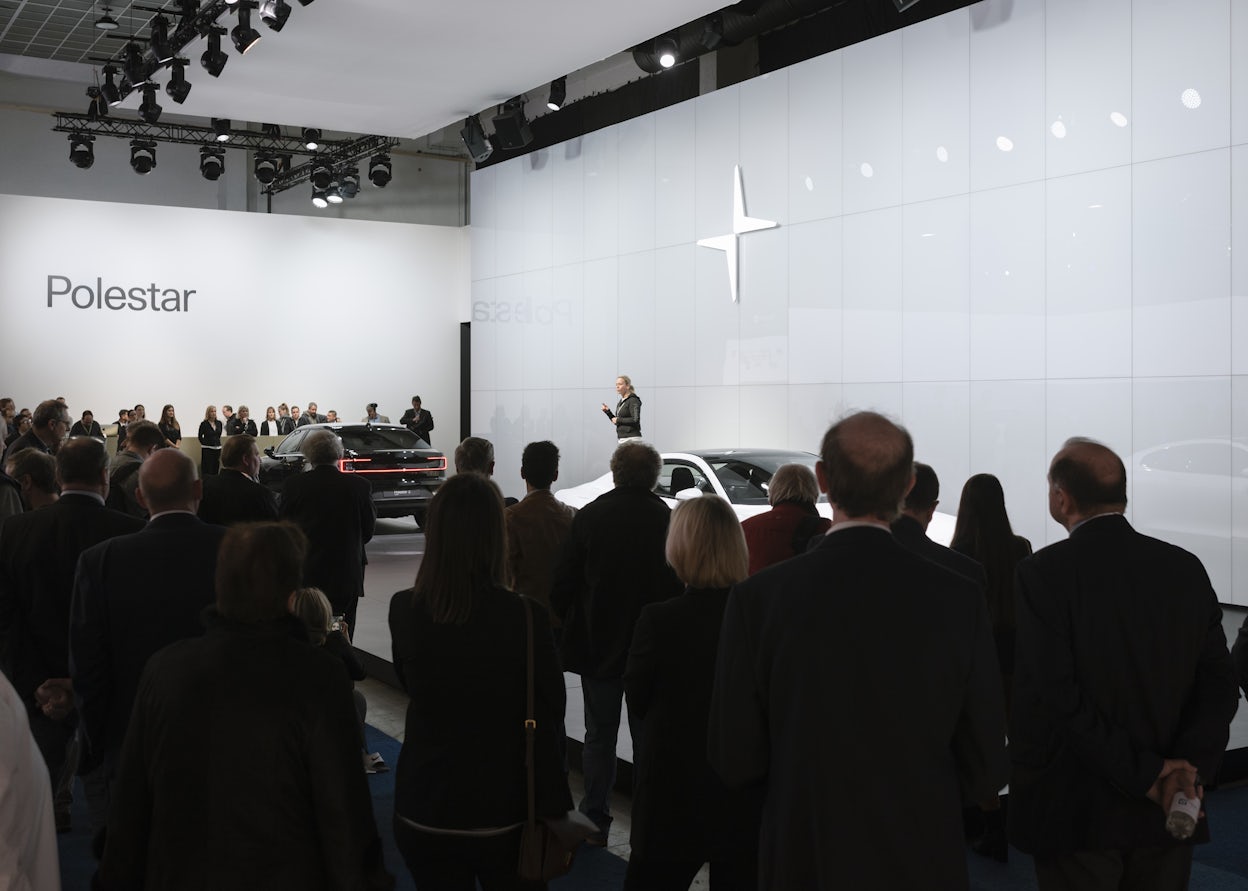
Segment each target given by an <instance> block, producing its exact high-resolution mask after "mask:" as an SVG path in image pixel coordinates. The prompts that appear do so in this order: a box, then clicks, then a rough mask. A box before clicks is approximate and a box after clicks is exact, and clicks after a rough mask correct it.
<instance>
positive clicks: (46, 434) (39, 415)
mask: <svg viewBox="0 0 1248 891" xmlns="http://www.w3.org/2000/svg"><path fill="white" fill-rule="evenodd" d="M30 423H31V426H30V429H29V430H28V431H26V432H25V433H23V434H22V435H21V436H19V437H18V438H17V439H15V440H13V441H12V442H11V443H9V447H8V448H7V449H5V451H4V457H5V458H6V459H7V458H8V457H9V456H10V455H13V454H16V453H17V452H20V451H21V450H22V449H37V450H38V451H40V452H46V453H48V454H49V455H55V454H56V450H57V449H59V448H60V447H61V443H62V442H64V441H65V436H66V434H67V433H69V425H70V424H72V423H73V421H72V420H70V417H69V409H67V408H66V407H65V406H64V404H63V403H60V402H57V401H56V400H55V399H45V400H44V401H43V402H40V403H39V404H38V405H37V406H35V412H34V414H33V415H31V418H30Z"/></svg>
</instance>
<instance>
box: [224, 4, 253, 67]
mask: <svg viewBox="0 0 1248 891" xmlns="http://www.w3.org/2000/svg"><path fill="white" fill-rule="evenodd" d="M230 39H231V40H233V41H234V48H235V49H236V50H238V52H239V54H240V55H243V54H246V53H247V51H248V50H250V49H251V48H252V47H254V46H255V45H256V44H257V43H259V42H260V32H259V31H257V30H256V29H255V28H253V27H251V6H250V5H248V4H246V3H242V4H240V5H239V7H238V24H237V25H235V26H234V29H233V30H232V31H230Z"/></svg>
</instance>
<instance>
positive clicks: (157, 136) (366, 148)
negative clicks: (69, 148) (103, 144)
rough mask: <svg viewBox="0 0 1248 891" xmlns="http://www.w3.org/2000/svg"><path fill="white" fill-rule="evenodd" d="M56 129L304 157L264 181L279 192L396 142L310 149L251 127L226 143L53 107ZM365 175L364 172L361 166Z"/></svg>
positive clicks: (201, 132) (177, 127) (372, 139)
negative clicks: (323, 167)
mask: <svg viewBox="0 0 1248 891" xmlns="http://www.w3.org/2000/svg"><path fill="white" fill-rule="evenodd" d="M54 116H55V117H56V126H55V127H53V128H52V130H53V131H54V132H58V133H89V134H91V135H93V136H110V137H113V138H115V139H131V140H133V139H144V140H150V141H152V142H158V143H159V142H163V143H171V144H175V145H197V146H204V145H209V146H215V147H216V148H221V149H242V150H245V151H252V152H257V153H261V152H263V153H267V154H272V155H291V156H295V155H300V156H306V157H307V158H308V160H307V161H306V162H304V163H302V164H299V165H297V166H293V167H291V168H289V169H288V170H286V171H285V172H283V173H282V174H281V175H279V176H278V177H277V178H276V179H274V180H273V182H271V183H269V185H267V186H265V188H264V190H263V191H264V192H265V193H266V194H276V193H278V192H284V191H285V190H286V189H290V188H293V187H294V186H297V185H300V184H301V183H306V182H308V181H309V180H310V179H311V178H312V169H313V167H314V166H320V165H322V164H324V165H327V166H329V167H331V168H333V169H334V170H339V169H341V168H344V167H350V166H351V165H353V164H358V163H359V162H360V161H362V160H364V159H366V158H369V157H371V156H373V155H377V154H381V153H383V152H388V151H390V149H392V148H394V147H395V146H397V145H398V144H399V140H397V139H395V138H393V137H390V136H360V137H357V138H355V139H350V140H333V141H328V142H324V141H323V142H322V143H321V146H320V148H318V149H317V150H316V151H315V152H313V151H309V150H308V147H307V145H306V144H305V143H304V141H303V139H302V138H301V137H300V136H282V135H270V134H268V133H263V132H258V131H255V130H230V139H229V140H228V141H227V142H218V141H217V131H216V130H215V129H213V128H212V127H202V126H198V125H195V124H159V123H158V124H148V123H146V122H144V121H135V120H129V119H127V118H114V117H106V118H98V119H96V120H94V121H93V120H91V118H90V116H88V115H85V114H76V113H73V112H65V111H58V112H55V113H54ZM365 176H367V171H365Z"/></svg>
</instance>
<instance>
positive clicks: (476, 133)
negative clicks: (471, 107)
mask: <svg viewBox="0 0 1248 891" xmlns="http://www.w3.org/2000/svg"><path fill="white" fill-rule="evenodd" d="M459 138H460V139H462V140H463V141H464V147H465V148H467V149H468V155H469V156H470V157H471V158H472V160H474V161H476V162H477V163H478V164H480V163H482V162H483V161H485V160H486V159H487V158H489V156H490V155H492V154H493V153H494V146H492V145H491V144H490V140H489V137H488V136H486V135H485V128H484V127H482V126H481V119H480V118H479V117H477V116H476V115H475V114H474V115H473V116H472V117H470V118H467V119H465V120H464V129H462V130H460V131H459ZM369 178H370V179H371V178H372V177H369Z"/></svg>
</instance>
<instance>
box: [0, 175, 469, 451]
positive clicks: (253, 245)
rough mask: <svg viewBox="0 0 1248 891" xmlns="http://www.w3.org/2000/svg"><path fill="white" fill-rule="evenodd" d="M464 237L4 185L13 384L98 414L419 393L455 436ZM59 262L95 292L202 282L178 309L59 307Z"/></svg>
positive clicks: (188, 415) (7, 379)
mask: <svg viewBox="0 0 1248 891" xmlns="http://www.w3.org/2000/svg"><path fill="white" fill-rule="evenodd" d="M98 163H99V161H98V160H97V164H98ZM66 166H67V167H68V165H66ZM69 170H71V171H73V172H74V173H78V172H79V171H77V170H75V169H74V168H72V167H69ZM467 248H468V239H467V233H466V231H465V230H464V229H455V228H449V227H443V226H415V225H397V224H389V223H373V222H363V221H353V220H333V219H317V218H313V217H297V216H283V215H276V214H274V215H265V214H248V213H234V212H228V211H225V212H223V211H213V210H190V209H183V208H171V207H153V206H145V205H137V204H114V203H105V202H94V201H70V200H61V199H52V198H32V197H21V196H13V195H0V295H2V297H3V299H0V337H3V341H4V349H3V350H0V395H12V396H13V397H14V398H15V399H16V400H17V402H18V405H19V406H29V407H32V408H33V407H34V405H35V404H36V403H37V402H38V401H39V400H41V399H46V398H51V397H54V396H60V395H64V396H66V397H67V398H68V400H69V404H70V408H71V411H72V412H73V413H74V415H75V417H77V415H78V414H79V413H80V412H81V411H82V410H83V409H88V408H89V409H91V410H92V411H94V412H95V415H96V418H97V420H99V421H100V422H101V423H108V422H111V421H113V420H115V419H116V417H117V415H116V412H117V409H119V408H121V407H122V406H130V405H134V404H135V403H136V402H141V403H144V404H145V405H146V407H147V411H148V416H149V417H150V418H153V419H154V418H155V417H156V415H157V414H158V412H159V410H160V406H161V405H162V404H164V403H167V402H168V403H173V404H174V406H175V407H176V408H177V411H178V416H179V419H180V421H181V422H182V425H183V429H188V428H189V429H190V430H194V429H195V428H196V427H198V422H199V421H200V420H202V418H203V413H204V407H205V406H206V405H208V404H210V403H211V404H214V405H218V406H219V405H220V404H221V403H230V404H232V405H234V406H235V407H237V406H238V405H239V404H240V403H246V404H247V405H248V406H249V407H250V408H251V410H252V417H253V418H255V419H256V420H257V421H259V420H261V419H263V417H264V408H265V406H267V405H276V404H278V403H279V402H282V401H285V402H288V403H298V404H299V405H301V406H306V404H307V402H308V401H309V400H315V401H317V402H318V404H319V407H320V411H321V412H322V413H324V412H325V411H326V410H327V409H331V408H332V409H336V410H337V411H338V412H339V413H340V415H341V416H342V417H344V418H346V419H349V420H357V419H359V418H360V417H362V416H363V414H364V406H365V404H367V403H369V402H377V403H379V407H380V408H379V410H380V411H381V412H382V413H383V414H387V415H389V416H390V417H391V418H392V419H393V420H395V421H396V422H397V420H398V416H399V415H401V414H402V412H403V411H404V409H406V408H408V407H409V403H410V399H411V397H412V395H413V394H416V393H419V394H420V395H421V396H422V397H423V399H424V404H425V406H426V407H428V409H429V410H430V411H431V412H432V413H433V414H434V417H435V419H437V421H438V424H439V427H438V430H437V431H435V433H434V437H433V438H434V441H435V443H436V444H437V445H438V446H441V447H443V448H449V447H450V446H451V445H452V443H453V442H455V441H456V439H457V437H456V433H457V432H458V416H459V340H458V325H459V322H460V321H461V318H462V316H463V313H464V311H465V309H464V307H465V305H466V301H467V293H468V288H467V280H468V260H467ZM50 276H54V277H63V278H66V279H69V280H70V281H72V283H73V285H75V286H81V287H82V288H85V289H89V290H90V291H91V292H93V293H94V294H95V296H96V298H97V299H98V295H99V292H100V288H99V286H98V285H97V280H102V281H103V286H104V291H105V292H107V291H108V289H109V288H110V287H112V286H117V287H120V288H123V289H125V290H126V291H129V289H131V288H140V289H144V290H148V291H149V292H150V288H151V286H152V285H153V284H154V285H155V286H156V288H157V291H158V293H159V294H160V295H161V302H162V303H163V301H164V300H165V299H167V298H169V299H171V296H170V295H166V294H165V293H164V292H165V291H166V290H171V291H174V290H176V291H179V292H185V291H194V293H193V294H192V295H191V296H190V298H189V304H188V307H187V308H185V309H183V310H182V311H176V312H174V311H160V310H156V311H153V310H152V309H150V308H145V309H141V310H139V309H132V308H129V303H130V301H129V299H128V298H127V299H126V300H120V299H118V300H115V301H114V302H115V303H116V304H117V305H118V306H122V307H124V308H117V309H110V308H107V307H104V308H99V307H98V306H91V307H90V308H76V307H75V306H74V305H73V303H72V298H71V295H69V294H65V295H59V296H53V297H52V305H51V306H49V305H48V302H49V289H50V288H51V290H53V291H65V290H68V287H67V286H66V285H65V283H64V282H63V281H61V280H60V278H55V279H53V281H52V284H51V286H50V285H49V277H50ZM114 293H116V292H114ZM77 296H78V298H79V302H80V303H83V304H86V303H88V302H89V301H90V300H91V294H89V293H88V290H80V291H78V294H77ZM136 296H137V295H136ZM144 299H145V300H150V297H145V298H144ZM179 302H181V301H179ZM442 431H445V432H442ZM439 433H440V434H441V435H440V436H439Z"/></svg>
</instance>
